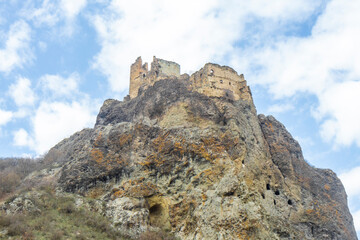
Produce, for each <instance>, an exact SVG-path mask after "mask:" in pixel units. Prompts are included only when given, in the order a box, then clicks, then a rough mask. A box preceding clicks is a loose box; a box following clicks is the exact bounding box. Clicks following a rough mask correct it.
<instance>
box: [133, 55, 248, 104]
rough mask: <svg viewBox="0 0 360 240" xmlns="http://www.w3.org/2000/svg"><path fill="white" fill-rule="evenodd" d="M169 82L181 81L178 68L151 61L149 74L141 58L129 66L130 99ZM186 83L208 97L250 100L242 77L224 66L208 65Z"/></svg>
mask: <svg viewBox="0 0 360 240" xmlns="http://www.w3.org/2000/svg"><path fill="white" fill-rule="evenodd" d="M169 78H178V79H180V78H181V76H180V65H179V64H177V63H175V62H170V61H166V60H163V59H159V58H156V57H154V58H153V62H152V63H151V70H150V71H148V65H147V63H145V64H144V65H143V64H142V60H141V57H139V58H138V59H136V61H135V63H134V64H132V65H131V73H130V91H129V92H130V93H129V95H130V98H134V97H136V96H137V95H138V91H139V88H140V87H141V88H142V89H144V90H145V89H146V88H147V87H149V86H152V85H154V83H155V82H157V81H159V80H163V79H169ZM189 81H190V88H191V89H192V90H193V91H197V92H199V93H202V94H205V95H207V96H210V97H226V98H229V99H232V100H239V99H243V100H252V97H251V92H250V89H249V87H248V86H247V84H246V81H245V79H244V75H242V74H241V75H238V74H237V72H236V71H235V70H234V69H232V68H230V67H227V66H220V65H217V64H212V63H207V64H205V66H204V67H203V68H201V69H200V70H199V71H197V72H195V73H194V74H192V75H191V77H190V79H189Z"/></svg>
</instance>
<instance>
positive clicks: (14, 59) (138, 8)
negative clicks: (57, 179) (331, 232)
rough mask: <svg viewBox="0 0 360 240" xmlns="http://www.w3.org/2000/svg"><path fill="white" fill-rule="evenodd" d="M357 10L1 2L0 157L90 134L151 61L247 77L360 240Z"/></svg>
mask: <svg viewBox="0 0 360 240" xmlns="http://www.w3.org/2000/svg"><path fill="white" fill-rule="evenodd" d="M359 12H360V1H359V0H292V1H288V0H273V1H268V0H253V1H245V0H196V1H194V0H182V1H166V0H144V1H140V0H133V1H125V0H77V1H73V0H0V157H11V156H34V157H35V156H39V155H42V154H44V153H46V152H47V151H48V150H49V149H50V148H51V147H52V146H54V145H55V144H56V143H57V142H59V141H60V140H62V139H63V138H65V137H69V136H70V135H71V134H72V133H74V132H76V131H79V130H81V129H83V128H85V127H93V126H94V123H95V120H96V115H97V113H98V111H99V108H100V107H101V105H102V103H103V101H104V100H105V99H108V98H115V99H119V100H122V99H123V97H124V96H126V95H127V94H128V87H129V73H130V65H131V63H133V62H134V61H135V59H136V58H137V57H138V56H142V58H143V60H144V61H147V62H151V59H152V56H154V55H155V56H157V57H159V58H162V59H166V60H171V61H175V62H177V63H179V64H180V65H181V72H182V73H190V74H191V73H193V72H194V71H196V70H198V69H200V68H201V67H202V66H203V65H204V64H205V63H207V62H214V63H218V64H221V65H228V66H231V67H232V68H234V69H235V70H236V71H237V72H238V73H239V74H240V73H243V74H244V75H245V79H246V80H247V81H248V84H249V85H250V87H251V90H252V93H253V98H254V102H255V105H256V107H257V111H258V113H264V114H266V115H270V114H271V115H273V116H275V117H276V118H277V119H278V120H280V121H281V122H282V123H283V124H284V125H285V126H286V127H287V129H288V130H289V131H290V133H291V134H292V135H293V136H294V137H295V138H296V139H297V140H298V141H299V143H300V145H301V146H302V149H303V153H304V157H305V159H306V160H307V161H308V162H309V163H310V164H311V165H313V166H315V167H319V168H330V169H332V170H333V171H334V172H336V173H337V175H338V176H339V177H340V179H341V180H342V182H343V184H344V186H345V188H346V191H347V194H348V200H349V207H350V210H351V212H352V214H353V217H354V221H355V227H356V229H357V231H358V235H359V236H360V124H359V122H360V44H359V43H360V14H359Z"/></svg>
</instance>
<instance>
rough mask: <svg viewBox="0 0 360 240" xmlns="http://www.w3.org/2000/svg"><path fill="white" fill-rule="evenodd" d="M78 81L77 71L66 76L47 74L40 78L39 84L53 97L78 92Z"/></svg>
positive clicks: (71, 94) (72, 94)
mask: <svg viewBox="0 0 360 240" xmlns="http://www.w3.org/2000/svg"><path fill="white" fill-rule="evenodd" d="M79 81H80V76H79V74H78V73H72V74H71V75H70V76H69V77H68V78H64V77H62V76H59V75H48V74H47V75H44V76H42V77H41V78H40V85H41V88H42V90H43V91H44V92H47V91H48V92H50V94H51V96H54V97H63V96H74V94H76V93H78V84H79Z"/></svg>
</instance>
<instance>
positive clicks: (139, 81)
mask: <svg viewBox="0 0 360 240" xmlns="http://www.w3.org/2000/svg"><path fill="white" fill-rule="evenodd" d="M147 75H148V64H147V63H145V64H144V65H143V64H142V59H141V57H138V58H137V59H136V61H135V62H134V63H133V64H132V65H131V67H130V89H129V95H130V98H134V97H136V96H137V95H138V91H139V88H140V87H141V85H143V84H144V83H146V82H147V81H146V77H147Z"/></svg>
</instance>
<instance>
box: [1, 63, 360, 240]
mask: <svg viewBox="0 0 360 240" xmlns="http://www.w3.org/2000/svg"><path fill="white" fill-rule="evenodd" d="M140 60H141V59H140ZM140 60H139V59H138V60H137V62H136V63H135V64H134V65H133V66H132V70H131V73H132V75H131V79H132V81H131V82H130V89H131V90H130V91H131V93H132V94H131V96H129V97H127V98H125V99H124V101H118V100H113V99H109V100H106V101H105V102H104V104H103V106H102V107H101V109H100V112H99V114H98V116H97V120H96V124H95V126H94V128H91V129H84V130H82V131H80V132H77V133H75V134H74V135H72V136H71V137H70V138H67V139H64V140H63V141H61V142H60V143H58V144H57V145H56V146H55V147H53V148H52V149H51V150H50V151H49V153H48V154H47V156H45V159H44V160H43V161H44V162H45V163H46V167H43V168H42V169H41V170H37V171H34V172H33V173H31V174H30V175H28V176H27V177H26V178H24V179H23V180H22V183H21V184H22V186H31V187H27V188H22V189H23V190H22V192H17V194H16V195H15V196H13V197H12V198H11V199H9V200H8V201H7V202H5V203H4V204H3V205H2V209H3V213H2V214H4V213H7V214H8V215H11V214H14V213H17V214H19V213H21V214H26V213H32V214H35V215H36V212H39V211H40V212H42V213H45V212H47V210H48V209H53V208H51V207H47V205H46V204H45V202H46V199H50V200H49V201H56V199H58V198H66V199H67V201H70V202H71V203H69V206H70V207H69V206H67V205H66V206H63V205H61V206H62V207H60V208H59V209H60V210H57V211H59V213H58V214H59V216H60V214H65V215H64V216H65V217H67V215H66V214H67V213H68V214H71V212H77V211H82V212H83V211H86V213H87V214H90V215H85V217H84V218H83V219H88V218H89V217H86V216H91V214H97V215H99V216H98V217H99V219H100V218H101V219H102V220H101V221H102V222H103V223H104V225H101V226H100V227H99V226H97V225H96V224H95V225H96V226H95V229H98V228H100V229H101V227H103V228H104V230H103V231H104V232H109V236H106V237H107V238H110V239H111V238H112V239H116V238H120V235H121V237H124V238H125V237H126V238H139V237H140V238H141V237H142V238H144V234H150V233H153V234H154V235H155V232H156V234H157V235H156V239H162V238H163V239H170V238H172V237H171V236H170V235H175V236H176V237H178V238H180V239H316V240H320V239H324V240H325V239H326V240H327V239H349V240H350V239H357V237H356V233H355V229H354V224H353V220H352V216H351V214H350V212H349V209H348V206H347V196H346V193H345V190H344V187H343V186H342V184H341V182H340V180H339V179H338V178H337V176H336V175H335V173H333V172H332V171H331V170H328V169H317V168H314V167H312V166H309V165H308V164H307V163H306V162H305V161H304V158H303V155H302V151H301V147H300V146H299V144H298V142H297V141H296V140H295V139H293V137H292V136H291V134H290V133H289V132H288V131H287V130H286V128H285V127H284V126H283V125H282V124H281V123H280V122H278V121H277V120H276V119H275V118H274V117H272V116H264V115H261V114H260V115H258V114H257V112H256V108H255V106H254V104H253V100H252V96H251V91H250V88H249V87H248V86H247V83H246V81H245V79H244V76H243V75H238V74H237V73H236V72H235V71H234V70H233V69H231V68H229V67H224V66H219V65H216V64H207V65H205V66H204V68H202V69H200V70H199V71H198V72H196V73H194V74H193V75H192V76H189V75H187V74H183V75H180V74H178V71H180V69H178V68H177V66H176V65H174V64H175V63H172V62H168V61H165V60H161V59H156V58H154V62H153V64H152V68H151V70H150V71H148V70H147V64H146V65H142V62H141V61H140ZM134 88H135V90H134ZM19 189H21V186H20V187H19ZM24 189H25V190H24ZM49 196H52V197H49ZM44 199H45V200H44ZM51 199H52V200H51ZM54 199H55V200H54ZM69 199H70V200H69ZM65 202H66V201H65ZM81 209H82V210H81ZM68 211H70V212H68ZM55 216H56V214H55V215H53V218H56V217H55ZM80 217H81V216H80ZM90 218H91V217H90ZM31 219H34V218H31ZM29 221H30V220H29ZM83 221H84V222H85V223H86V220H83ZM99 221H100V220H99ZM30 225H31V224H30ZM87 225H89V226H92V225H91V224H90V223H89V224H85V226H87ZM93 225H94V223H93ZM110 225H111V227H110ZM31 226H32V225H31ZM85 226H81V227H82V228H84V227H85ZM105 226H106V227H105ZM2 228H3V229H5V230H3V231H5V233H4V236H5V235H6V231H8V226H6V224H5V225H3V227H2ZM64 228H65V227H64ZM109 229H111V230H109ZM33 231H34V232H35V233H34V234H37V233H36V231H38V230H36V229H35V230H33ZM59 231H60V230H59ZM62 231H64V230H62ZM66 231H67V232H68V233H69V235H70V236H68V237H71V238H76V234H75V235H71V232H72V231H76V228H75V229H72V230H66ZM94 231H95V230H94ZM112 231H114V233H112ZM38 232H41V231H40V230H39V231H38ZM110 232H111V234H110ZM120 233H121V234H120ZM167 233H171V234H170V235H169V234H167ZM22 234H24V233H22ZM91 236H95V233H94V234H93V235H89V236H85V239H86V238H89V239H90V238H92V237H91ZM93 238H95V237H93ZM103 238H105V237H103ZM60 239H61V238H60ZM144 239H146V238H144ZM148 239H150V238H148ZM154 239H155V238H154Z"/></svg>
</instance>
